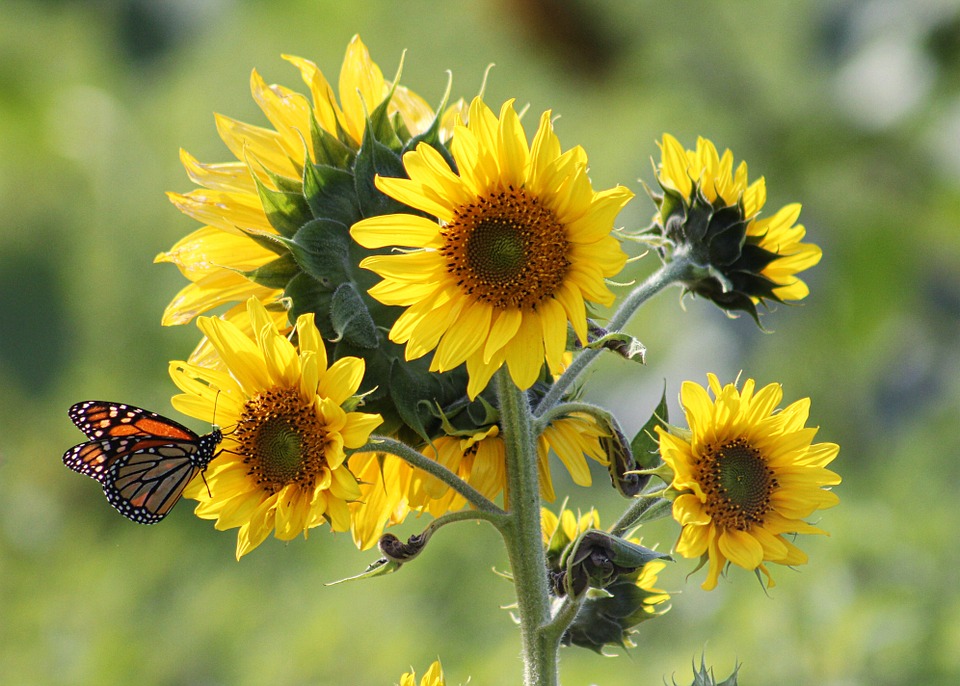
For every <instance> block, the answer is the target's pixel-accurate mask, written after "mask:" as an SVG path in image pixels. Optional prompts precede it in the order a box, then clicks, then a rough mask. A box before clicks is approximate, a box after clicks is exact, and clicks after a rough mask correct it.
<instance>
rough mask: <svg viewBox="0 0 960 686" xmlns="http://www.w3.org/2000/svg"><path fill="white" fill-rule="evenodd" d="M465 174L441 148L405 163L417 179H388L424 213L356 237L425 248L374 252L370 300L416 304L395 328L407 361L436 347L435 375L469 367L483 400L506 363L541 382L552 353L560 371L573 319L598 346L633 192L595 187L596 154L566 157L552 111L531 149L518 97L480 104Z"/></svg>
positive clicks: (461, 145) (459, 139) (357, 231)
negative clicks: (619, 228)
mask: <svg viewBox="0 0 960 686" xmlns="http://www.w3.org/2000/svg"><path fill="white" fill-rule="evenodd" d="M450 149H451V153H452V155H453V159H454V161H455V162H456V169H457V170H458V171H457V172H454V171H452V170H451V168H450V165H449V164H448V163H447V162H446V161H445V160H444V158H443V157H442V156H441V154H440V153H439V152H437V151H436V150H435V149H434V148H432V147H431V146H429V145H424V144H421V145H418V146H417V148H416V150H414V151H411V152H408V153H406V154H405V155H404V157H403V164H404V167H405V169H406V171H407V174H408V175H409V176H410V178H409V179H397V178H385V177H377V181H376V183H377V188H379V189H380V190H381V191H382V192H384V193H385V194H386V195H388V196H390V197H392V198H394V199H396V200H399V201H400V202H402V203H404V204H406V205H408V206H410V207H412V208H414V209H417V210H422V211H424V212H426V213H428V214H430V215H432V216H434V217H436V219H437V220H439V221H436V220H433V219H428V218H426V217H422V216H418V215H413V214H393V215H384V216H380V217H373V218H370V219H366V220H363V221H361V222H358V223H356V224H354V225H353V228H352V229H351V231H350V233H351V235H352V236H353V238H354V240H356V241H357V242H358V243H360V244H361V245H362V246H364V247H366V248H371V249H372V248H382V247H386V246H402V247H404V248H413V250H404V251H402V252H400V253H399V254H391V255H375V256H371V257H367V258H365V259H364V260H363V261H362V262H361V263H360V266H361V267H365V268H367V269H370V270H372V271H374V272H376V273H377V274H379V275H380V276H381V277H383V281H382V282H380V283H379V284H377V285H376V286H374V287H373V288H372V289H370V291H369V292H370V295H371V296H373V297H374V298H375V299H377V300H379V301H380V302H382V303H384V304H386V305H397V306H401V307H405V308H407V309H406V310H405V311H404V312H403V314H401V315H400V317H399V318H398V319H397V321H396V323H395V324H394V325H393V327H392V329H391V331H390V339H391V340H393V341H395V342H397V343H406V357H407V359H408V360H410V359H416V358H419V357H421V356H423V355H425V354H426V353H428V352H430V351H432V350H435V353H434V357H433V360H432V362H431V370H433V371H440V372H443V371H447V370H450V369H453V368H455V367H457V366H458V365H460V364H463V363H464V362H466V365H467V371H468V372H469V376H470V381H469V385H468V389H467V390H468V395H469V396H470V397H471V398H474V397H476V396H477V394H478V393H479V392H480V391H482V390H483V389H484V388H485V387H486V385H487V383H488V382H489V380H490V378H491V376H492V375H493V373H494V372H495V371H496V370H497V369H499V368H500V367H501V366H502V365H503V364H506V365H507V367H508V368H509V370H510V375H511V377H512V378H513V380H514V382H515V383H516V384H517V385H518V386H519V387H520V388H523V389H526V388H529V387H530V386H531V385H532V384H533V383H534V382H535V381H536V380H537V378H538V377H539V375H540V373H541V369H542V367H543V363H544V359H546V362H547V365H548V367H549V369H550V371H551V372H554V373H555V372H559V370H560V368H561V364H562V357H563V352H564V347H565V344H566V340H567V324H568V323H569V324H571V325H572V326H573V330H574V332H575V333H576V335H577V337H578V338H579V339H580V342H581V343H583V344H585V343H586V342H587V317H586V303H588V302H590V303H598V304H600V305H610V304H611V303H612V302H613V300H614V295H613V293H612V292H611V291H610V290H609V289H608V288H607V285H606V282H605V279H606V278H608V277H611V276H613V275H615V274H617V273H618V272H619V271H620V269H622V268H623V266H624V264H625V263H626V259H627V257H626V254H625V253H624V252H623V251H622V250H621V249H620V244H619V242H618V241H617V239H616V238H614V237H613V236H612V235H611V231H612V229H613V221H614V219H615V217H616V215H617V213H618V212H619V211H620V209H621V208H622V207H623V206H624V205H625V204H626V203H627V201H629V200H630V198H631V197H633V194H632V193H631V192H630V191H629V190H627V189H625V188H622V187H616V188H612V189H610V190H606V191H601V192H594V190H593V188H592V187H591V184H590V180H589V178H588V176H587V159H586V154H585V153H584V151H583V149H582V148H580V147H579V146H578V147H575V148H572V149H571V150H568V151H567V152H565V153H562V154H561V152H560V143H559V141H558V139H557V137H556V135H555V134H554V133H553V126H552V124H551V121H550V112H544V114H543V116H542V117H541V119H540V127H539V129H538V131H537V133H536V135H535V136H534V139H533V144H532V145H528V144H527V140H526V136H525V134H524V131H523V127H522V125H521V123H520V118H519V116H518V115H517V113H516V112H515V111H514V109H513V102H512V101H508V102H506V103H505V104H504V105H503V107H502V108H501V110H500V116H499V117H497V116H496V115H495V114H494V113H493V112H492V111H491V110H490V109H489V108H488V107H487V106H486V105H485V104H484V103H483V101H482V100H481V99H480V98H475V99H474V100H473V103H472V104H471V106H470V110H469V119H468V122H467V124H465V125H464V124H458V125H457V126H455V127H454V132H453V138H452V141H451V144H450Z"/></svg>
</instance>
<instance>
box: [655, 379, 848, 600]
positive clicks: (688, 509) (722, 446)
mask: <svg viewBox="0 0 960 686" xmlns="http://www.w3.org/2000/svg"><path fill="white" fill-rule="evenodd" d="M708 380H709V387H710V391H712V393H713V396H714V398H715V400H711V399H710V395H709V394H708V392H707V389H705V388H703V387H702V386H700V385H699V384H697V383H694V382H692V381H686V382H684V384H683V386H682V388H681V391H680V402H681V404H682V405H683V409H684V412H685V414H686V417H687V423H688V425H689V427H690V431H689V433H688V434H687V433H684V435H678V433H670V432H668V431H665V430H663V429H662V428H660V427H657V433H658V434H659V435H660V454H661V456H662V457H663V461H664V462H665V463H666V464H667V465H669V467H670V468H671V469H672V470H673V473H674V477H673V482H672V484H671V486H672V488H673V489H675V490H676V491H678V492H679V493H680V495H678V496H677V497H676V499H675V500H674V501H673V516H674V519H676V520H677V522H678V523H680V525H681V527H682V529H681V532H680V538H679V540H678V542H677V545H676V550H677V552H679V553H680V554H681V555H683V556H684V557H688V558H698V557H699V558H701V560H703V561H709V564H710V566H709V569H708V573H707V579H706V581H704V583H703V588H704V589H705V590H711V589H713V588H715V587H716V585H717V579H718V577H719V575H720V573H721V572H722V571H723V570H724V567H725V565H726V564H727V563H728V562H732V563H733V564H735V565H737V566H739V567H743V568H744V569H749V570H759V571H761V572H763V574H765V575H766V577H767V579H768V583H769V585H771V586H772V585H773V579H772V577H771V576H770V573H769V572H768V571H767V569H766V567H765V565H764V564H763V563H764V562H775V563H777V564H782V565H798V564H804V563H806V562H807V556H806V554H805V553H804V552H803V551H801V550H800V549H799V548H798V547H797V546H795V545H794V544H793V543H792V542H791V541H789V540H787V539H786V538H785V534H826V532H825V531H823V530H822V529H819V528H817V527H815V526H812V525H810V524H808V523H806V522H805V521H804V519H805V518H806V517H809V516H810V515H811V514H812V513H813V512H814V511H815V510H818V509H823V508H828V507H832V506H834V505H836V504H837V503H838V502H839V499H838V498H837V496H836V494H834V493H833V492H832V491H830V490H828V489H827V487H829V486H833V485H836V484H839V483H840V477H839V476H838V475H837V474H835V473H834V472H832V471H830V470H828V469H826V466H827V465H828V464H830V462H832V461H833V459H834V458H835V457H836V456H837V453H838V451H839V450H840V448H839V446H837V445H835V444H833V443H816V444H814V443H812V440H813V438H814V436H815V435H816V432H817V430H816V429H815V428H807V427H805V426H804V425H805V424H806V421H807V418H808V414H809V409H810V400H809V399H808V398H805V399H803V400H798V401H797V402H795V403H792V404H791V405H789V406H787V407H786V408H785V409H783V410H782V411H775V408H776V407H777V405H778V404H779V403H780V400H781V398H782V397H783V393H782V390H781V388H780V385H779V384H770V385H768V386H765V387H764V388H762V389H760V390H759V391H757V392H756V393H755V392H754V391H755V384H754V381H753V379H748V380H747V381H746V382H745V383H744V384H743V390H740V391H738V390H737V387H736V386H735V385H733V384H727V385H726V386H723V387H721V385H720V382H719V381H718V380H717V377H716V376H715V375H713V374H709V375H708Z"/></svg>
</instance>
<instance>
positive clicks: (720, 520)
mask: <svg viewBox="0 0 960 686" xmlns="http://www.w3.org/2000/svg"><path fill="white" fill-rule="evenodd" d="M696 464H697V467H698V468H699V470H698V471H699V474H698V478H697V480H698V482H699V483H700V487H701V488H702V489H703V492H704V494H705V495H706V496H707V502H706V503H705V508H706V510H707V514H709V515H710V516H711V518H713V521H714V523H715V524H716V525H717V526H718V527H721V528H726V529H737V530H739V531H747V530H749V529H750V528H751V527H752V526H753V525H754V524H762V523H763V521H764V517H765V516H766V514H767V512H769V510H770V496H771V495H772V494H773V492H774V491H775V490H776V488H777V486H778V483H777V479H776V478H775V476H774V472H773V470H772V469H770V467H769V466H768V465H767V462H766V460H764V459H763V455H762V454H761V452H760V451H759V450H757V449H756V448H754V447H753V446H752V445H750V443H748V442H747V441H746V439H744V438H736V439H734V440H732V441H727V442H726V443H723V444H721V445H715V446H710V447H708V448H707V450H706V451H705V452H704V454H703V456H702V457H701V458H700V459H699V460H698V461H697V463H696Z"/></svg>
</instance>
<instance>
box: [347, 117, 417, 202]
mask: <svg viewBox="0 0 960 686" xmlns="http://www.w3.org/2000/svg"><path fill="white" fill-rule="evenodd" d="M353 173H354V184H355V188H356V191H355V192H356V197H357V200H358V201H359V203H360V213H361V214H362V215H363V216H364V217H375V216H379V215H382V214H396V213H401V212H410V208H409V207H407V206H406V205H404V204H403V203H401V202H399V201H397V200H394V199H393V198H391V197H390V196H388V195H385V194H384V193H382V192H380V190H379V189H377V187H376V182H375V179H376V176H377V175H378V174H379V175H380V176H389V177H394V178H406V177H407V173H406V171H405V170H404V168H403V161H402V160H401V159H400V155H399V154H397V153H396V152H394V151H393V150H391V149H390V148H388V147H387V146H386V145H384V144H383V143H381V142H380V141H378V140H377V139H376V138H375V137H374V136H373V135H371V134H370V130H369V128H368V129H367V132H366V133H365V134H364V136H363V144H362V145H361V146H360V151H359V152H358V153H357V164H356V165H355V166H354V172H353Z"/></svg>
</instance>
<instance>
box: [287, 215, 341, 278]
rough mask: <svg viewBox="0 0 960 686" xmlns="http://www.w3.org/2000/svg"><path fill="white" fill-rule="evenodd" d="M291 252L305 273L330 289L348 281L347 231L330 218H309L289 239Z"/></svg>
mask: <svg viewBox="0 0 960 686" xmlns="http://www.w3.org/2000/svg"><path fill="white" fill-rule="evenodd" d="M289 245H290V252H291V253H293V257H295V258H296V261H297V264H299V265H300V267H301V268H302V269H303V271H304V272H306V273H307V274H309V275H310V276H312V277H313V278H315V279H317V281H319V282H320V283H321V285H323V286H324V287H325V288H328V289H329V290H331V291H333V290H334V289H335V288H336V287H337V285H339V284H341V283H344V282H346V281H349V279H350V276H349V272H350V230H349V229H348V228H347V227H346V226H345V225H344V224H341V223H340V222H338V221H335V220H333V219H312V220H311V221H309V222H307V223H306V224H304V225H303V226H301V227H300V230H299V231H297V233H296V235H295V236H294V237H293V240H291V241H289Z"/></svg>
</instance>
